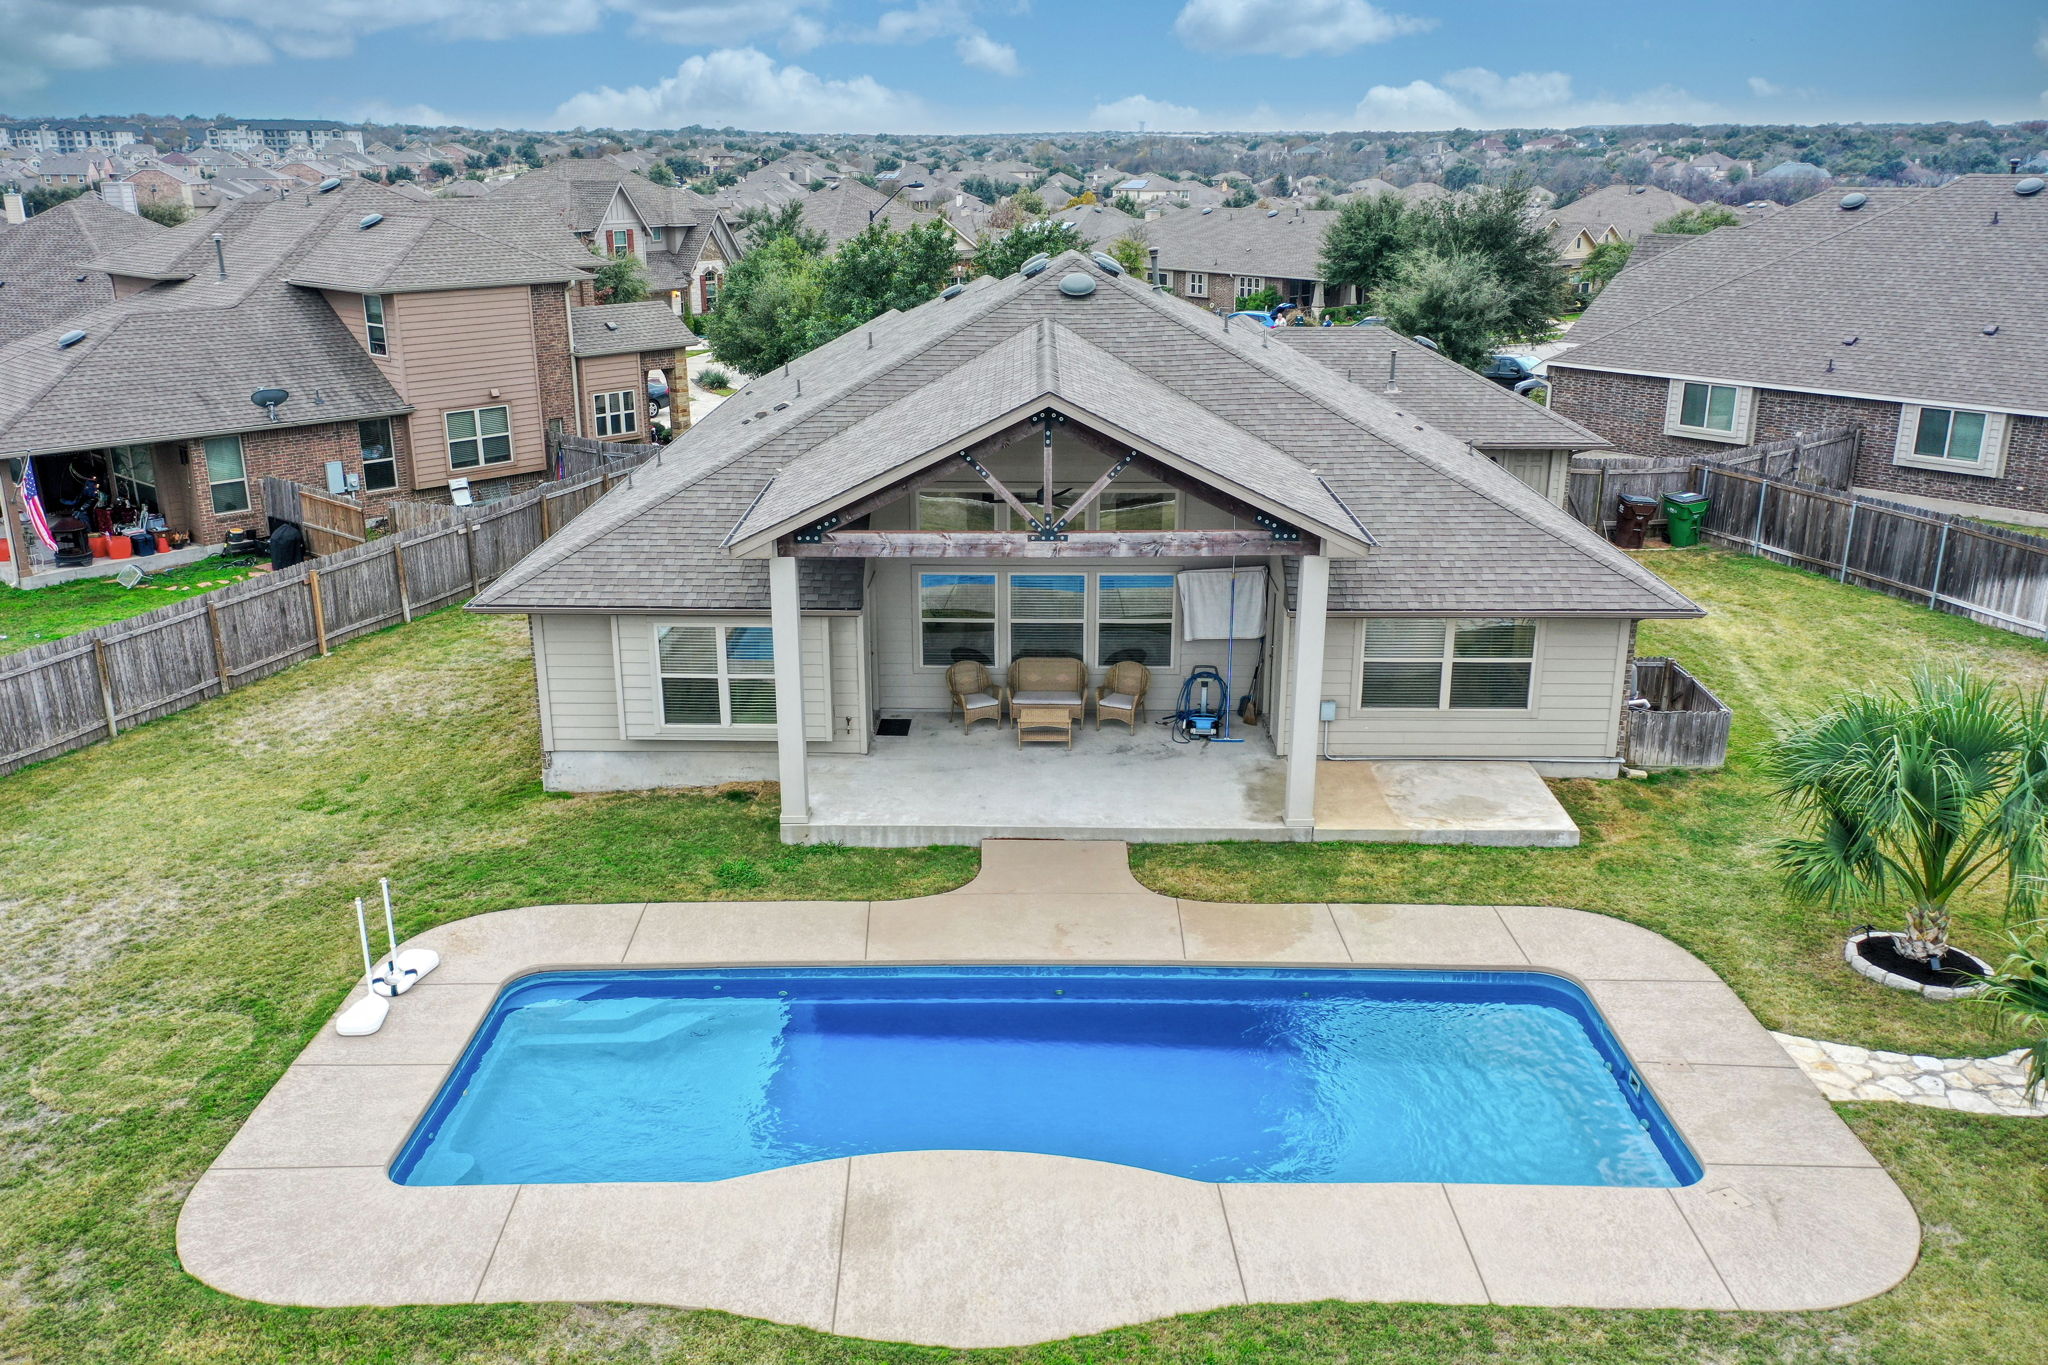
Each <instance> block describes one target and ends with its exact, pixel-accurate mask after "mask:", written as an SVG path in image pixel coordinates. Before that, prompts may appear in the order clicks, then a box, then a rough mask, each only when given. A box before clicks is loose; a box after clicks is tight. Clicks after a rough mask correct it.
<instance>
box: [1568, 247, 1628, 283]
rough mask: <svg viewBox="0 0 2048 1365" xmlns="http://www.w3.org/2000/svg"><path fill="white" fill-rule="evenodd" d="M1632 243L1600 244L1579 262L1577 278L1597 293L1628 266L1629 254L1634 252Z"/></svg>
mask: <svg viewBox="0 0 2048 1365" xmlns="http://www.w3.org/2000/svg"><path fill="white" fill-rule="evenodd" d="M1635 248H1636V244H1635V243H1634V242H1602V243H1600V245H1598V246H1596V247H1594V248H1593V249H1592V250H1591V251H1589V252H1587V253H1586V259H1585V260H1583V261H1581V262H1579V278H1580V279H1581V280H1584V281H1585V282H1586V283H1588V284H1590V285H1592V286H1593V292H1594V293H1596V294H1597V293H1599V292H1600V291H1601V290H1603V289H1605V288H1606V287H1607V282H1608V281H1609V280H1611V279H1613V278H1614V277H1615V276H1616V275H1619V274H1620V273H1621V268H1622V267H1623V266H1625V265H1627V264H1628V257H1629V253H1630V252H1632V251H1634V250H1635Z"/></svg>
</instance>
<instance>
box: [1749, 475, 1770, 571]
mask: <svg viewBox="0 0 2048 1365" xmlns="http://www.w3.org/2000/svg"><path fill="white" fill-rule="evenodd" d="M1770 495H1771V481H1770V480H1769V479H1768V478H1761V479H1758V480H1757V484H1756V525H1754V526H1753V527H1751V528H1750V532H1749V552H1750V553H1751V554H1753V555H1754V554H1762V553H1763V548H1764V499H1765V498H1768V497H1769V496H1770Z"/></svg>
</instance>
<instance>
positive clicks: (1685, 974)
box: [1494, 905, 1721, 981]
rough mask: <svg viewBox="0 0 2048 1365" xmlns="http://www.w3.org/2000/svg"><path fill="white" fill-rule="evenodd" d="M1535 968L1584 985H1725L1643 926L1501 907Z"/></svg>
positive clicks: (1538, 908) (1575, 913)
mask: <svg viewBox="0 0 2048 1365" xmlns="http://www.w3.org/2000/svg"><path fill="white" fill-rule="evenodd" d="M1494 908H1495V909H1497V910H1498V911H1499V912H1500V919H1501V923H1503V924H1505V925H1506V926H1507V927H1508V932H1509V933H1511V934H1513V935H1514V936H1515V942H1516V943H1517V944H1519V945H1521V949H1522V952H1523V953H1524V954H1525V955H1526V956H1527V957H1528V960H1529V965H1530V966H1532V967H1541V968H1543V969H1544V970H1546V971H1554V972H1562V973H1564V974H1565V975H1567V976H1571V977H1576V978H1577V979H1578V980H1581V981H1719V980H1720V979H1721V978H1719V977H1718V976H1715V975H1714V970H1713V968H1711V967H1709V966H1708V965H1707V964H1706V963H1704V962H1702V961H1700V960H1699V959H1698V958H1696V957H1694V956H1693V955H1692V954H1691V953H1688V952H1687V951H1686V950H1685V949H1683V948H1681V947H1679V946H1678V945H1677V944H1676V943H1673V942H1672V941H1671V940H1670V939H1668V938H1665V937H1664V936H1663V935H1662V934H1658V933H1653V932H1651V931H1650V930H1648V929H1645V928H1642V927H1641V926H1640V925H1635V924H1630V923H1629V922H1628V921H1627V920H1623V919H1616V918H1615V917H1614V916H1612V915H1597V914H1592V913H1590V912H1588V911H1585V910H1562V909H1559V908H1557V907H1556V906H1550V905H1501V906H1496V907H1494Z"/></svg>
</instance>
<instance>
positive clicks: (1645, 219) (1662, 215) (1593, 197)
mask: <svg viewBox="0 0 2048 1365" xmlns="http://www.w3.org/2000/svg"><path fill="white" fill-rule="evenodd" d="M1698 207H1699V205H1698V204H1696V203H1694V202H1693V201H1692V200H1690V199H1687V198H1686V197H1685V196H1684V195H1682V194H1673V193H1672V192H1671V191H1670V190H1663V189H1658V188H1657V187H1656V186H1655V185H1603V186H1601V187H1600V188H1599V189H1597V190H1594V191H1593V192H1592V193H1591V194H1588V195H1584V196H1582V197H1580V198H1578V199H1574V200H1572V202H1571V203H1569V204H1566V205H1564V206H1563V207H1561V208H1553V209H1551V210H1550V211H1549V213H1548V214H1547V215H1546V217H1545V219H1544V226H1546V227H1547V228H1549V229H1550V240H1551V241H1553V242H1555V243H1556V244H1557V251H1558V255H1559V257H1560V258H1562V259H1563V261H1564V263H1565V265H1566V267H1567V268H1569V269H1572V270H1576V269H1578V267H1579V266H1580V265H1582V264H1584V263H1585V260H1586V257H1588V256H1590V255H1592V254H1593V248H1594V247H1597V246H1605V245H1607V244H1609V243H1612V242H1633V241H1635V240H1636V239H1637V238H1639V237H1641V236H1642V235H1643V234H1644V233H1646V232H1648V231H1649V230H1650V229H1651V228H1652V227H1653V226H1655V225H1656V224H1658V223H1661V222H1663V221H1664V220H1665V219H1666V218H1669V217H1670V216H1671V215H1672V214H1674V213H1683V212H1684V211H1685V210H1687V209H1691V208H1698ZM1586 292H1590V291H1586Z"/></svg>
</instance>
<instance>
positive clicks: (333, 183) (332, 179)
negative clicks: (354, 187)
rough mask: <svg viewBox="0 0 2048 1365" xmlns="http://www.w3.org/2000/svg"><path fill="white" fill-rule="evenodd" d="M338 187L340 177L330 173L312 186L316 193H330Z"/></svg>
mask: <svg viewBox="0 0 2048 1365" xmlns="http://www.w3.org/2000/svg"><path fill="white" fill-rule="evenodd" d="M340 188H341V177H340V176H338V175H330V176H328V177H327V178H326V179H325V180H323V181H321V182H320V183H319V184H318V185H315V186H314V187H313V190H314V192H315V193H316V194H332V193H334V192H335V191H336V190H338V189H340Z"/></svg>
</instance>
